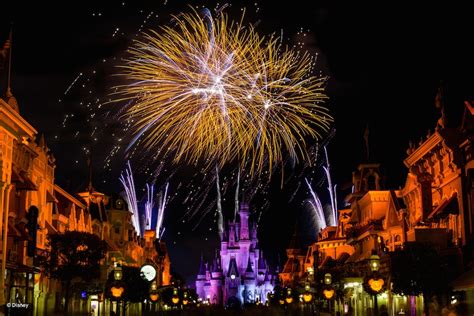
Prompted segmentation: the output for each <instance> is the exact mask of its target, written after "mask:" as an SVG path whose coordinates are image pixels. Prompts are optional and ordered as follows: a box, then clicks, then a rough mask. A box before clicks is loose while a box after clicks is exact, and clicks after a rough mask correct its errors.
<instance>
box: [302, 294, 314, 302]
mask: <svg viewBox="0 0 474 316" xmlns="http://www.w3.org/2000/svg"><path fill="white" fill-rule="evenodd" d="M312 299H313V294H311V293H310V292H306V293H304V294H303V301H304V302H305V303H309V302H311V300H312Z"/></svg>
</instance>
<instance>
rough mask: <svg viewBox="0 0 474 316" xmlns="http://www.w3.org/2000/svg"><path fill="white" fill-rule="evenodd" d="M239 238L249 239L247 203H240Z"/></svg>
mask: <svg viewBox="0 0 474 316" xmlns="http://www.w3.org/2000/svg"><path fill="white" fill-rule="evenodd" d="M239 215H240V239H241V240H248V239H250V232H249V215H250V213H249V205H248V204H247V203H243V202H242V203H241V204H240V211H239Z"/></svg>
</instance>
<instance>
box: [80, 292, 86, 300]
mask: <svg viewBox="0 0 474 316" xmlns="http://www.w3.org/2000/svg"><path fill="white" fill-rule="evenodd" d="M81 298H84V299H85V298H87V292H86V291H82V292H81Z"/></svg>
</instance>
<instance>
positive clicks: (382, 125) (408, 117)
mask: <svg viewBox="0 0 474 316" xmlns="http://www.w3.org/2000/svg"><path fill="white" fill-rule="evenodd" d="M122 3H124V5H123V4H122ZM229 3H231V2H229ZM276 3H277V2H276V1H263V2H262V1H259V2H258V3H257V5H255V1H239V2H238V4H237V1H235V4H233V5H232V6H230V8H228V9H226V11H227V12H228V13H229V15H230V16H231V17H233V16H235V18H239V17H240V8H241V7H243V6H245V7H246V8H247V15H246V16H247V20H248V21H249V22H251V23H257V24H256V25H257V28H258V30H259V31H260V32H261V33H263V34H270V33H272V32H276V33H278V34H279V33H280V32H281V30H282V29H283V30H284V36H285V38H286V39H287V40H288V42H289V43H295V42H296V41H298V39H299V37H298V36H297V33H298V32H299V31H300V30H301V28H303V29H304V30H305V31H307V30H308V29H309V32H307V33H308V36H307V38H308V40H307V41H306V48H307V49H308V50H310V51H311V52H318V53H319V57H318V69H319V70H321V71H322V72H323V74H325V75H327V76H329V82H328V86H327V93H328V95H329V97H330V99H329V101H328V103H327V106H328V107H329V109H330V111H331V113H332V114H333V116H334V118H335V124H334V128H335V134H334V135H335V136H334V137H333V138H332V139H331V140H330V143H329V146H328V151H329V156H330V161H331V167H332V173H333V177H334V182H336V183H338V187H339V191H338V195H339V197H340V199H339V200H340V202H341V203H340V204H342V197H343V196H344V195H345V194H346V193H347V192H348V190H349V189H350V181H351V172H352V171H353V170H354V169H355V168H356V167H357V165H358V164H359V163H360V162H361V161H363V160H364V159H365V146H364V141H363V135H364V130H365V129H366V127H367V126H369V138H370V151H371V155H372V157H373V159H374V160H376V161H377V162H380V163H381V164H382V167H383V170H384V172H385V176H386V186H387V187H389V188H398V187H399V186H402V185H403V184H404V180H405V175H406V169H405V167H404V165H403V159H404V158H405V157H406V149H407V146H408V142H409V140H412V141H414V142H416V143H418V142H419V140H420V138H421V137H426V134H427V132H428V130H429V129H431V131H433V130H434V127H435V125H436V120H437V118H438V117H439V114H438V112H437V110H436V108H435V106H434V98H435V95H436V91H437V89H438V86H439V85H440V80H442V81H443V85H444V88H445V98H446V111H447V113H448V120H449V121H448V124H451V125H453V126H455V125H456V123H457V122H458V120H459V119H460V115H461V113H462V109H463V100H467V99H470V100H472V99H473V98H474V79H473V78H474V71H473V70H474V67H473V60H474V51H473V50H472V48H470V46H472V45H471V42H472V41H473V39H474V34H473V31H472V30H473V28H472V23H471V21H472V17H470V16H468V12H470V11H469V10H466V9H465V8H461V7H457V8H452V7H433V6H430V7H424V8H415V7H413V6H412V5H404V4H402V3H400V2H393V3H392V4H388V5H386V6H384V7H374V6H373V5H372V4H369V3H368V2H367V3H365V2H364V3H361V2H357V3H356V4H354V5H353V6H350V7H333V6H331V3H332V2H331V1H286V2H285V3H283V4H276ZM189 4H192V5H196V4H200V5H202V4H204V5H206V6H207V7H209V8H210V9H213V8H214V7H215V6H216V3H215V2H214V1H212V2H205V1H199V2H196V1H190V2H189ZM221 5H222V3H221ZM8 6H10V7H8V8H5V7H4V5H2V13H1V17H0V23H1V24H0V40H1V42H2V43H3V42H4V40H5V39H6V38H7V36H8V32H9V29H10V22H13V24H14V25H13V30H14V31H13V52H14V53H13V80H12V88H13V93H14V95H15V96H16V98H17V99H18V102H19V105H20V111H21V114H22V115H23V116H24V117H25V118H26V119H27V120H28V121H29V122H30V123H31V124H32V125H33V126H34V127H35V128H36V129H37V130H38V131H39V132H40V133H44V135H45V137H46V141H47V144H48V146H49V147H50V148H51V149H52V152H53V153H54V155H55V157H56V159H57V169H56V178H57V182H58V183H59V185H61V186H63V187H64V188H66V189H67V190H69V191H71V192H75V191H79V190H82V189H84V188H85V185H86V182H87V167H86V154H85V153H84V150H83V149H84V148H92V151H93V161H94V165H95V166H94V186H95V187H96V188H97V189H98V190H100V191H103V192H106V193H110V192H114V191H115V192H116V191H119V190H120V186H119V182H118V179H117V177H118V174H119V172H120V170H121V168H123V165H124V163H125V158H123V153H122V154H118V155H117V156H116V157H114V158H113V161H112V163H111V168H110V169H111V170H109V169H104V168H103V161H104V160H103V158H104V156H105V154H104V151H105V152H107V151H110V148H111V146H112V145H113V142H114V141H116V139H113V137H111V136H110V135H111V132H110V131H111V130H112V131H114V130H115V131H117V130H120V125H119V124H118V125H117V122H115V123H114V124H115V125H114V124H112V126H109V127H108V129H106V130H103V131H102V133H101V134H100V133H99V132H98V133H97V134H96V135H94V136H92V137H91V136H90V130H91V129H93V128H94V127H95V126H99V127H102V126H103V125H104V122H108V121H112V119H110V118H109V117H108V116H104V113H98V115H97V117H96V118H95V120H92V121H91V122H85V119H86V117H87V115H88V113H89V112H88V109H87V108H86V103H87V101H84V100H90V99H91V98H94V96H100V98H105V97H106V95H107V94H108V93H109V92H110V90H109V89H110V87H111V83H113V82H115V81H116V80H117V79H116V78H114V77H113V74H114V71H115V68H114V65H116V64H117V62H118V61H119V60H120V58H121V57H123V56H124V54H125V53H124V51H125V50H126V48H127V47H128V46H129V45H130V43H131V41H132V40H133V39H134V38H135V37H134V36H135V34H136V33H138V30H139V29H140V28H141V25H142V24H143V28H142V29H143V30H146V29H157V28H158V26H160V25H162V24H166V23H168V21H169V15H170V14H177V13H179V12H180V11H183V10H185V11H187V10H189V8H188V7H187V6H186V4H184V3H183V2H182V1H173V0H169V1H163V0H161V1H149V2H147V1H141V2H140V1H134V3H133V5H132V4H129V3H128V1H124V2H122V1H117V2H116V3H115V4H113V5H112V4H108V5H107V6H105V5H100V4H94V3H93V2H92V1H77V2H63V3H61V4H59V5H56V4H55V5H54V6H53V5H52V4H49V3H36V2H35V3H34V4H30V3H28V4H27V3H23V2H21V1H13V3H10V4H9V5H8ZM151 12H153V14H151ZM156 15H158V17H156ZM148 16H149V17H148ZM147 17H148V18H147ZM144 21H145V23H144ZM470 23H471V24H470ZM117 27H118V28H119V30H118V31H117ZM116 31H117V32H116ZM114 33H115V35H114ZM114 58H115V59H114ZM104 60H105V62H104ZM93 71H95V73H94V75H91V74H92V73H93ZM80 73H83V76H81V77H80V78H79V79H78V81H77V82H76V83H75V84H73V85H72V86H71V89H70V90H67V89H68V87H69V86H70V85H71V83H72V82H73V81H74V80H75V78H77V77H78V75H79V74H80ZM86 79H89V81H86ZM82 83H85V84H86V85H87V87H86V88H84V89H81V84H82ZM66 90H67V93H66V94H65V91H66ZM89 91H91V92H90V93H89ZM59 99H61V102H59ZM81 101H83V104H80V102H81ZM65 114H74V115H75V116H74V118H70V119H68V120H66V124H65V125H63V123H64V118H65ZM76 131H80V133H79V135H76ZM99 131H100V128H99ZM96 136H97V137H98V140H91V139H93V138H94V137H96ZM94 157H95V158H94ZM132 163H133V162H132ZM169 169H177V167H176V166H171V165H170V166H169ZM181 169H182V171H178V172H177V174H178V175H180V174H183V175H184V176H183V177H184V178H185V177H186V175H189V174H192V173H193V170H192V167H191V166H187V167H184V166H182V168H181ZM302 170H303V172H306V169H304V168H303V169H302ZM313 171H314V174H313V175H314V176H315V177H318V175H320V172H319V171H318V170H313ZM137 176H139V175H137ZM175 178H176V176H175ZM184 178H183V179H184ZM301 180H302V179H301V178H298V179H292V180H291V181H288V185H286V186H285V187H284V188H283V189H281V188H280V177H279V176H275V177H274V179H273V181H271V182H270V183H269V184H268V185H267V191H268V192H267V194H266V195H265V196H261V197H257V199H260V201H255V203H257V204H258V203H260V204H261V201H262V199H267V200H268V201H269V202H270V203H269V205H268V207H267V208H266V209H265V211H264V212H263V215H262V218H261V221H260V227H259V238H260V240H261V245H262V247H263V249H264V251H265V252H266V253H267V254H268V257H269V260H270V263H271V264H272V265H276V264H277V261H278V259H277V258H278V256H280V257H281V260H282V261H283V260H284V255H283V254H284V252H283V251H284V248H285V246H286V245H287V244H288V242H289V238H290V236H291V234H292V233H293V231H294V229H295V224H296V222H299V223H304V222H305V221H306V222H307V215H308V214H307V212H306V211H305V208H304V206H303V204H302V200H304V199H305V198H307V197H308V192H307V191H306V190H304V188H302V189H300V190H298V191H297V194H296V196H295V197H294V198H293V200H292V201H291V202H288V201H289V200H290V196H292V194H293V193H294V192H295V187H294V186H295V185H296V184H297V183H298V182H299V181H301ZM174 181H175V182H176V181H177V180H174ZM315 181H316V182H317V179H316V180H315ZM320 184H321V186H320V187H319V188H318V189H317V190H318V192H320V195H321V197H322V199H323V200H324V199H325V198H324V197H325V196H326V191H325V184H324V183H320ZM206 185H212V184H206ZM172 186H173V185H171V190H172V189H173V187H172ZM232 190H233V189H232V188H229V190H228V192H227V193H226V195H225V197H226V198H227V199H228V200H232V198H233V191H232ZM183 194H185V192H180V193H179V195H178V196H177V197H176V198H175V200H174V203H171V204H170V207H169V208H170V210H169V213H166V215H165V225H166V227H167V231H166V233H165V240H166V241H167V244H168V247H169V249H170V252H171V259H172V264H173V267H174V269H175V270H176V271H178V272H179V273H180V274H181V275H183V276H184V277H185V278H186V279H187V280H188V281H192V277H193V274H194V273H196V271H197V269H198V263H197V261H198V258H199V256H200V254H201V252H203V253H204V254H205V255H206V256H210V255H211V254H212V253H213V252H214V247H215V245H216V239H217V233H216V231H215V227H214V226H213V225H212V220H213V217H212V216H206V217H205V218H204V219H203V222H202V224H201V225H199V227H198V228H197V229H196V230H194V231H191V230H192V227H194V226H195V225H196V223H197V221H198V220H193V221H192V223H190V224H182V223H181V221H180V220H181V217H182V216H183V214H184V212H185V210H184V208H185V206H183V204H182V203H179V202H178V201H182V200H183ZM224 205H225V206H226V207H227V209H230V208H232V207H233V206H232V205H231V204H229V203H228V202H227V203H225V204H224ZM227 212H229V211H228V210H227ZM300 226H301V227H302V230H305V229H306V232H303V234H306V235H308V236H309V235H310V234H311V231H310V230H309V229H307V227H306V228H305V226H304V225H303V224H301V225H300ZM209 228H214V229H213V230H211V231H209ZM313 236H314V233H313ZM309 239H311V238H309Z"/></svg>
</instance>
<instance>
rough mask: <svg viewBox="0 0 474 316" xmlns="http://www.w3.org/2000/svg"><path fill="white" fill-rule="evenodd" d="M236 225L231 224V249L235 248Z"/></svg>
mask: <svg viewBox="0 0 474 316" xmlns="http://www.w3.org/2000/svg"><path fill="white" fill-rule="evenodd" d="M235 242H236V238H235V223H229V248H234V247H235V246H236V244H235Z"/></svg>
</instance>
